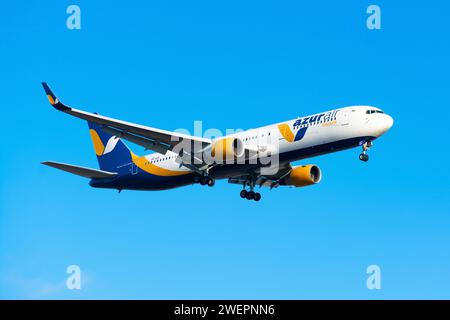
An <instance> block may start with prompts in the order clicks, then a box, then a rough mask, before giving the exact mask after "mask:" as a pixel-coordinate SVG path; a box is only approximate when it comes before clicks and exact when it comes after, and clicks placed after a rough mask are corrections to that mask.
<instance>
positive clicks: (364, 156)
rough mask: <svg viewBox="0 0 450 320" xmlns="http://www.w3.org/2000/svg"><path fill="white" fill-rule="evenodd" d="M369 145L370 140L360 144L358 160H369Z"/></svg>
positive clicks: (370, 144) (370, 145) (370, 143)
mask: <svg viewBox="0 0 450 320" xmlns="http://www.w3.org/2000/svg"><path fill="white" fill-rule="evenodd" d="M370 147H372V141H366V142H364V143H363V144H362V152H361V154H360V155H359V160H361V161H364V162H367V161H369V155H368V154H367V151H369V149H370Z"/></svg>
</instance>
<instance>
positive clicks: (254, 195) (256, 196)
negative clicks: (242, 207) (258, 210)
mask: <svg viewBox="0 0 450 320" xmlns="http://www.w3.org/2000/svg"><path fill="white" fill-rule="evenodd" d="M240 196H241V198H242V199H247V200H255V201H259V200H261V194H260V193H258V192H255V191H253V190H250V191H247V190H245V189H244V190H241V193H240Z"/></svg>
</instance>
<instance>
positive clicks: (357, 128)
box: [145, 106, 393, 178]
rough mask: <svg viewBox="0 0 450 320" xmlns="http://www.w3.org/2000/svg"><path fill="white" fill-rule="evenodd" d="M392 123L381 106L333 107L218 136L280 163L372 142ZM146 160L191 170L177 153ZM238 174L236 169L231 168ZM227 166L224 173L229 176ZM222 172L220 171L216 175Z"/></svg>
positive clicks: (151, 157)
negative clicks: (268, 153)
mask: <svg viewBox="0 0 450 320" xmlns="http://www.w3.org/2000/svg"><path fill="white" fill-rule="evenodd" d="M392 124H393V119H392V117H390V116H389V115H387V114H385V113H383V112H382V111H381V110H380V109H378V108H375V107H370V106H352V107H345V108H340V109H335V110H331V111H327V112H323V113H319V114H314V115H311V116H306V117H299V118H296V119H293V120H288V121H285V122H281V123H276V124H272V125H268V126H264V127H260V128H256V129H249V130H246V131H242V132H238V133H234V134H232V135H229V136H226V137H221V138H217V139H216V140H220V139H223V138H228V137H234V138H238V139H240V140H241V141H242V142H243V145H244V146H245V147H246V148H248V149H252V150H266V149H267V148H269V149H270V150H271V152H272V155H273V153H274V152H277V153H278V156H279V158H280V162H281V163H283V162H292V161H296V160H301V159H305V158H309V157H313V156H316V155H319V154H325V153H331V152H335V151H339V150H343V149H348V148H351V147H355V146H358V145H361V144H363V143H364V142H366V141H372V140H374V139H376V138H378V137H379V136H381V135H382V134H384V133H385V132H386V131H387V130H389V128H390V127H391V126H392ZM145 158H146V159H147V161H148V162H149V163H152V164H154V165H156V166H158V167H161V168H164V169H167V170H173V171H190V169H188V168H187V167H185V166H180V163H179V162H177V161H176V159H177V154H176V153H174V152H170V151H169V152H167V154H166V155H161V154H158V153H154V154H150V155H147V156H145ZM236 170H237V172H236V173H235V174H239V172H238V171H239V170H240V169H239V168H238V167H236V168H235V169H232V171H236ZM229 172H230V169H229V168H228V170H227V173H226V174H225V175H224V176H223V178H225V177H226V176H228V175H229ZM221 176H222V175H220V174H219V178H220V177H221Z"/></svg>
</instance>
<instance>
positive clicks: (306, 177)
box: [282, 164, 322, 187]
mask: <svg viewBox="0 0 450 320" xmlns="http://www.w3.org/2000/svg"><path fill="white" fill-rule="evenodd" d="M321 179H322V172H321V171H320V168H319V167H318V166H316V165H313V164H308V165H305V166H297V167H294V168H292V170H291V172H290V173H289V175H288V176H286V177H285V178H284V179H283V181H282V182H283V183H282V184H284V185H288V186H295V187H306V186H309V185H312V184H316V183H319V182H320V180H321Z"/></svg>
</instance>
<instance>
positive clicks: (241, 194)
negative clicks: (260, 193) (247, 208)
mask: <svg viewBox="0 0 450 320" xmlns="http://www.w3.org/2000/svg"><path fill="white" fill-rule="evenodd" d="M239 195H240V196H241V198H242V199H244V198H247V190H241V193H240V194H239Z"/></svg>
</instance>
